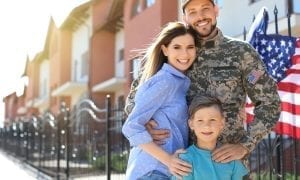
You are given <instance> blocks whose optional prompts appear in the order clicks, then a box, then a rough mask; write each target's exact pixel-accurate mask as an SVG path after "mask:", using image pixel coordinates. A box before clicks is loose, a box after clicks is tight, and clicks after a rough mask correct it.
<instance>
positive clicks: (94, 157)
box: [0, 96, 129, 179]
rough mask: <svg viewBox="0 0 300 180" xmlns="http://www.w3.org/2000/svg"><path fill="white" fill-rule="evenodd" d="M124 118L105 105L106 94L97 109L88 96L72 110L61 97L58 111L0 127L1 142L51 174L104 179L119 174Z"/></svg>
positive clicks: (125, 153)
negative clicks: (54, 113)
mask: <svg viewBox="0 0 300 180" xmlns="http://www.w3.org/2000/svg"><path fill="white" fill-rule="evenodd" d="M124 118H125V114H124V112H123V108H121V109H115V108H113V107H111V102H110V97H109V96H108V97H107V98H106V105H105V107H104V108H103V109H99V108H98V107H97V106H96V105H95V104H94V103H93V102H92V101H91V100H89V99H86V100H83V101H81V102H80V103H78V104H77V105H76V107H74V109H73V110H72V111H69V109H68V108H67V107H66V106H65V105H64V104H63V103H62V105H61V108H60V112H59V114H58V115H53V114H52V113H50V112H48V113H45V114H43V115H41V116H33V117H32V118H30V119H28V120H27V121H24V122H15V123H13V124H11V125H9V126H6V127H5V128H3V129H1V139H0V142H1V148H2V149H3V150H4V151H6V152H8V153H10V154H12V155H14V156H16V157H17V158H20V159H21V160H23V161H25V162H26V163H28V164H30V165H32V166H33V167H35V168H37V169H38V170H39V171H42V172H43V173H45V174H47V175H49V176H51V177H55V178H56V179H69V178H71V177H72V178H74V177H80V176H101V175H103V176H106V177H107V179H110V177H111V175H112V174H123V173H124V172H125V168H126V165H127V158H128V153H129V145H128V142H127V140H125V139H124V138H123V136H122V134H121V127H122V122H123V121H124ZM120 179H122V178H120Z"/></svg>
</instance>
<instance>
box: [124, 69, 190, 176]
mask: <svg viewBox="0 0 300 180" xmlns="http://www.w3.org/2000/svg"><path fill="white" fill-rule="evenodd" d="M189 85H190V80H189V78H188V77H186V76H185V75H184V74H183V73H182V72H180V71H178V70H176V69H175V68H174V67H172V66H171V65H169V64H166V63H165V64H164V65H163V67H162V68H161V70H160V71H158V72H157V73H156V74H155V75H154V76H152V77H151V78H150V79H148V80H147V81H146V82H144V83H143V84H142V85H141V86H140V87H139V89H138V90H137V92H136V96H135V107H134V108H133V110H132V112H131V114H129V116H128V119H127V120H126V122H125V124H124V125H123V128H122V132H123V134H124V135H125V136H126V137H127V139H128V140H129V142H130V145H131V146H132V149H131V151H130V156H129V160H128V166H127V171H126V179H129V180H135V179H137V178H139V177H141V176H142V175H144V174H146V173H147V172H149V171H152V170H158V171H160V172H162V173H164V174H166V175H170V173H169V170H168V168H167V167H166V166H165V165H163V164H162V163H161V162H159V161H158V160H156V159H155V158H154V157H152V156H151V155H149V154H148V153H146V152H144V151H142V149H141V148H140V147H139V145H140V144H145V143H149V142H152V141H153V140H152V137H151V135H150V134H149V133H148V131H147V130H146V128H145V124H146V123H147V122H148V121H149V120H150V119H154V120H155V121H156V122H157V123H158V127H157V128H158V129H168V130H169V131H170V137H169V138H168V139H166V143H165V144H164V145H161V147H162V148H163V149H164V150H165V151H166V152H168V153H170V154H173V153H174V152H175V151H176V150H177V149H180V148H186V147H187V143H188V126H187V119H188V112H187V111H188V107H187V103H186V92H187V90H188V88H189Z"/></svg>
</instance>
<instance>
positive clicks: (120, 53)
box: [118, 48, 124, 62]
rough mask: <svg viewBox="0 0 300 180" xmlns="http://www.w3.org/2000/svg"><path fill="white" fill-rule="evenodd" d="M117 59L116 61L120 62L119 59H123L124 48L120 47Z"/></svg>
mask: <svg viewBox="0 0 300 180" xmlns="http://www.w3.org/2000/svg"><path fill="white" fill-rule="evenodd" d="M118 53H119V59H118V61H119V62H120V61H123V60H124V48H122V49H119V52H118Z"/></svg>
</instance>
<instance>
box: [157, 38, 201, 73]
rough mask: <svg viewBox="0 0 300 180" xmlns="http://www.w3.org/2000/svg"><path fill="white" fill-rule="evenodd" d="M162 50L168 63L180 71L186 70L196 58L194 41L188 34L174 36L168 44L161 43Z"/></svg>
mask: <svg viewBox="0 0 300 180" xmlns="http://www.w3.org/2000/svg"><path fill="white" fill-rule="evenodd" d="M162 51H163V53H164V55H165V56H167V58H168V63H169V64H170V65H171V66H173V67H174V68H176V69H177V70H179V71H181V72H184V71H186V70H187V69H188V68H189V67H190V66H191V65H192V63H193V62H194V60H195V58H196V47H195V41H194V38H193V36H192V35H190V34H185V35H181V36H177V37H175V38H174V39H173V40H172V41H171V42H170V44H169V45H168V46H165V45H162Z"/></svg>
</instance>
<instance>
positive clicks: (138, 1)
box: [131, 0, 143, 17]
mask: <svg viewBox="0 0 300 180" xmlns="http://www.w3.org/2000/svg"><path fill="white" fill-rule="evenodd" d="M142 9H143V4H142V0H135V1H134V3H133V6H132V9H131V17H134V16H136V15H137V14H139V13H140V12H141V11H142Z"/></svg>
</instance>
